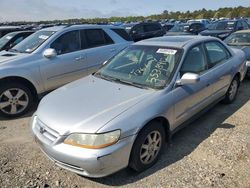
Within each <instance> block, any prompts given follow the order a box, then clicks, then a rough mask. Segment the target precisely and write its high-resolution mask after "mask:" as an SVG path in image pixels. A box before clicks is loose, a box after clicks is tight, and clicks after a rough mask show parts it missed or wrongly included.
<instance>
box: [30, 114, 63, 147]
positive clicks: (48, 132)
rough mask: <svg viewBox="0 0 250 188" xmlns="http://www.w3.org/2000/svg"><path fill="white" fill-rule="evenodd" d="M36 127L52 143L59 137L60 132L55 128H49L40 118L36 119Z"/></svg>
mask: <svg viewBox="0 0 250 188" xmlns="http://www.w3.org/2000/svg"><path fill="white" fill-rule="evenodd" d="M35 129H36V131H37V132H38V134H40V135H41V136H42V137H43V138H45V139H46V140H47V141H49V142H50V143H53V142H55V141H56V140H57V138H58V137H59V133H58V132H56V131H55V130H53V129H51V128H49V127H48V126H47V125H45V124H44V123H43V122H42V121H41V120H40V119H38V118H37V119H36V122H35Z"/></svg>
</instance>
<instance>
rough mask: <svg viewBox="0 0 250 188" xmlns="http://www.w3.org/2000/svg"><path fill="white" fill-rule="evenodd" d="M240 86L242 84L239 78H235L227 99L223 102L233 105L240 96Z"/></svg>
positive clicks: (226, 96)
mask: <svg viewBox="0 0 250 188" xmlns="http://www.w3.org/2000/svg"><path fill="white" fill-rule="evenodd" d="M239 84H240V80H239V78H238V77H237V76H236V77H234V79H233V81H232V82H231V84H230V86H229V89H228V91H227V93H226V95H225V99H224V100H223V102H224V103H225V104H231V103H232V102H233V101H234V100H235V99H236V97H237V94H238V89H239Z"/></svg>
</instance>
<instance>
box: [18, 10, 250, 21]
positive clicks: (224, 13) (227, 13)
mask: <svg viewBox="0 0 250 188" xmlns="http://www.w3.org/2000/svg"><path fill="white" fill-rule="evenodd" d="M221 17H226V18H240V17H249V18H250V7H243V6H239V7H234V8H233V7H225V8H219V9H217V10H207V9H205V8H203V9H201V10H195V11H186V12H181V11H176V12H174V11H168V10H164V11H163V12H162V13H161V14H155V15H150V16H146V17H144V16H128V17H110V18H91V19H84V18H81V19H68V20H53V21H40V22H36V23H38V24H49V23H68V24H71V23H74V24H77V23H110V22H138V21H145V20H165V19H176V20H182V19H202V18H206V19H210V18H221ZM19 23H20V22H19ZM22 23H24V22H22ZM25 23H29V22H25Z"/></svg>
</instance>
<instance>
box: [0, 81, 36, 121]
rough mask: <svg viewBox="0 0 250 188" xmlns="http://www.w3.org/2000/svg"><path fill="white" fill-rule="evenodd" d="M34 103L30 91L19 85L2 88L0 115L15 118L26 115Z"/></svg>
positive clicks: (0, 91)
mask: <svg viewBox="0 0 250 188" xmlns="http://www.w3.org/2000/svg"><path fill="white" fill-rule="evenodd" d="M32 103H33V96H32V93H31V91H30V89H29V88H28V87H26V86H24V85H22V84H19V83H11V84H3V85H2V86H0V115H2V116H5V117H9V118H13V117H19V116H21V115H23V114H25V113H26V112H27V111H28V110H29V109H30V107H31V105H32Z"/></svg>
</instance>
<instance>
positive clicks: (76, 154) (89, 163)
mask: <svg viewBox="0 0 250 188" xmlns="http://www.w3.org/2000/svg"><path fill="white" fill-rule="evenodd" d="M32 132H33V134H34V137H35V140H36V142H37V143H38V144H39V146H40V148H41V150H42V151H43V153H44V154H45V155H46V156H47V157H48V158H49V159H51V160H52V161H53V162H54V163H55V164H56V165H58V166H59V167H61V168H64V169H66V170H69V171H72V172H75V173H77V174H80V175H82V176H87V177H93V178H99V177H105V176H108V175H110V174H113V173H115V172H117V171H119V170H121V169H123V168H126V167H127V166H128V163H129V156H130V151H131V149H132V145H133V143H134V140H135V135H134V136H129V137H127V138H124V139H121V140H119V142H117V143H116V144H114V145H112V146H109V147H106V148H103V149H84V148H79V147H75V146H70V145H67V144H64V143H63V140H64V139H65V137H64V138H63V137H61V138H58V139H57V141H55V142H54V143H51V144H50V143H48V142H47V141H46V138H44V137H43V135H42V134H40V132H39V131H37V129H36V128H35V127H34V126H33V125H32Z"/></svg>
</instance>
